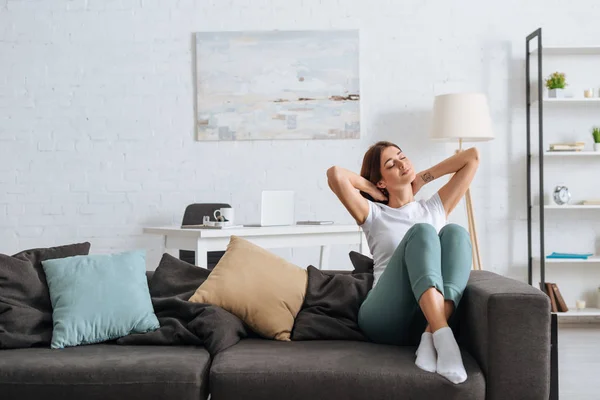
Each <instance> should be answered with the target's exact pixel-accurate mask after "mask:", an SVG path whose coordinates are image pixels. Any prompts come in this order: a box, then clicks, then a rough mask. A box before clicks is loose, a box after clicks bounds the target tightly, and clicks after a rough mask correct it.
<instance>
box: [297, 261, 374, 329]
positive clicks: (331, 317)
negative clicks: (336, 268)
mask: <svg viewBox="0 0 600 400" xmlns="http://www.w3.org/2000/svg"><path fill="white" fill-rule="evenodd" d="M307 271H308V285H307V287H306V296H305V297H304V303H303V305H302V308H301V309H300V312H299V313H298V315H297V316H296V319H295V321H294V328H293V329H292V336H291V339H292V340H328V339H334V340H359V341H365V340H367V338H366V336H365V335H364V334H363V332H362V331H361V329H360V327H359V326H358V310H359V309H360V306H361V304H362V303H363V301H364V300H365V298H366V297H367V294H368V293H369V290H371V287H372V286H373V274H369V273H352V274H345V273H331V272H328V271H321V270H318V269H316V268H315V267H313V266H312V265H309V266H308V268H307Z"/></svg>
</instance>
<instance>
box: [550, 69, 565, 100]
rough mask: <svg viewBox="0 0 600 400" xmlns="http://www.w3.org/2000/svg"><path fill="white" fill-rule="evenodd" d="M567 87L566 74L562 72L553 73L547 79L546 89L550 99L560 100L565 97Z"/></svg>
mask: <svg viewBox="0 0 600 400" xmlns="http://www.w3.org/2000/svg"><path fill="white" fill-rule="evenodd" d="M565 86H567V83H566V80H565V74H564V73H562V72H553V73H552V75H550V76H549V77H548V79H546V87H547V88H548V97H550V98H554V99H558V98H563V97H564V89H565Z"/></svg>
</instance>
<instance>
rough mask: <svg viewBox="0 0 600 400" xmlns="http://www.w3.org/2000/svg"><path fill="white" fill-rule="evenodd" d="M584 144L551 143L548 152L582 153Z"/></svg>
mask: <svg viewBox="0 0 600 400" xmlns="http://www.w3.org/2000/svg"><path fill="white" fill-rule="evenodd" d="M583 149H585V142H573V143H551V144H550V147H549V149H548V151H583Z"/></svg>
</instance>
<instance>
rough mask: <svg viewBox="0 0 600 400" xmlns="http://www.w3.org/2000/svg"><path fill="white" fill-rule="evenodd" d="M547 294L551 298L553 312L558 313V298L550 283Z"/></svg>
mask: <svg viewBox="0 0 600 400" xmlns="http://www.w3.org/2000/svg"><path fill="white" fill-rule="evenodd" d="M546 294H547V295H548V297H549V298H550V307H551V310H552V312H558V307H557V305H556V296H555V295H554V289H553V287H552V284H551V283H550V282H546Z"/></svg>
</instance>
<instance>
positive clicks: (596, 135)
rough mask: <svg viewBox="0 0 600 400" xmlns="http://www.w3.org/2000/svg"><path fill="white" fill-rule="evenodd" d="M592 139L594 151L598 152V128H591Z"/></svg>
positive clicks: (599, 142) (599, 146)
mask: <svg viewBox="0 0 600 400" xmlns="http://www.w3.org/2000/svg"><path fill="white" fill-rule="evenodd" d="M592 137H593V138H594V151H600V127H598V126H595V127H593V128H592Z"/></svg>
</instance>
